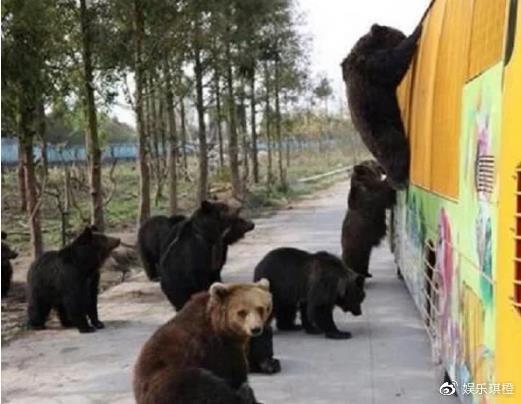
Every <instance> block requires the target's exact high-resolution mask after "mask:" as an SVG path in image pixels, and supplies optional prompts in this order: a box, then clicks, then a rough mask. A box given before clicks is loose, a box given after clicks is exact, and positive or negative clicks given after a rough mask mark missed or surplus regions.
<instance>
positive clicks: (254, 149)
mask: <svg viewBox="0 0 521 404" xmlns="http://www.w3.org/2000/svg"><path fill="white" fill-rule="evenodd" d="M250 80H251V81H250V90H251V94H250V108H251V112H250V119H251V161H252V166H253V167H252V169H253V182H254V183H255V184H257V183H258V182H259V159H258V153H257V123H256V119H255V118H256V117H255V70H252V74H251V78H250Z"/></svg>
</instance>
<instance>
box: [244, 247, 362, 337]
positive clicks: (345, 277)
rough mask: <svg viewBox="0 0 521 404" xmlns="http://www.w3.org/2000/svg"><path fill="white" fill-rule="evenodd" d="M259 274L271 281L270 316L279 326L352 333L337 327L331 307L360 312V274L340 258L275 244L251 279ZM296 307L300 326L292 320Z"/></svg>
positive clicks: (336, 334) (335, 334) (333, 333)
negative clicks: (271, 299)
mask: <svg viewBox="0 0 521 404" xmlns="http://www.w3.org/2000/svg"><path fill="white" fill-rule="evenodd" d="M261 278H266V279H268V281H269V282H270V291H271V293H272V296H273V316H274V317H275V320H276V324H277V328H278V329H279V330H284V331H293V330H299V329H301V328H302V327H303V328H304V330H305V331H306V332H307V333H310V334H318V333H324V334H325V336H326V337H327V338H332V339H346V338H350V337H351V333H349V332H343V331H339V330H338V328H337V327H336V325H335V323H334V321H333V309H334V307H335V306H339V307H340V308H341V309H342V310H343V311H344V312H347V311H349V312H351V313H352V314H353V315H355V316H359V315H360V314H362V309H361V303H362V301H363V300H364V298H365V293H364V291H363V287H362V286H363V278H362V277H360V276H358V275H357V274H356V273H354V272H353V271H351V270H350V269H349V268H347V267H346V266H345V265H344V263H343V262H342V260H341V259H340V258H338V257H336V256H334V255H333V254H330V253H328V252H325V251H319V252H317V253H314V254H312V253H309V252H307V251H303V250H299V249H297V248H278V249H275V250H272V251H271V252H269V253H268V254H267V255H266V256H265V257H264V258H263V259H262V260H261V261H260V262H259V264H258V265H257V266H256V267H255V273H254V279H255V280H258V279H261ZM297 311H300V320H301V323H302V327H300V326H298V325H296V324H295V319H296V316H297Z"/></svg>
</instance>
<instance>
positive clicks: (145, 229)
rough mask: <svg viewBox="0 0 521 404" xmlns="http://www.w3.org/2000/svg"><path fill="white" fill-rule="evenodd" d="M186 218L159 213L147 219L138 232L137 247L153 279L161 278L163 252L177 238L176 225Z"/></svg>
mask: <svg viewBox="0 0 521 404" xmlns="http://www.w3.org/2000/svg"><path fill="white" fill-rule="evenodd" d="M185 219H186V216H184V215H172V216H170V217H168V216H163V215H158V216H152V217H151V218H149V219H148V220H146V221H145V222H144V223H143V224H142V225H141V227H140V228H139V230H138V233H137V247H138V252H139V257H140V258H141V263H142V264H143V268H144V269H145V273H146V275H147V277H148V279H150V280H151V281H158V280H159V273H158V267H159V261H160V259H161V253H162V251H164V250H165V249H166V247H167V246H168V244H170V242H172V241H173V239H175V235H176V232H175V231H172V230H174V228H175V226H176V225H177V224H179V223H181V222H182V221H183V220H185Z"/></svg>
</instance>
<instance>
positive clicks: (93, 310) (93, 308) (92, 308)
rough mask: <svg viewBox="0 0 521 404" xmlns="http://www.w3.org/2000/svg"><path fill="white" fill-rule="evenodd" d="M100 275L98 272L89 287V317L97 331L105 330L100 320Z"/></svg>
mask: <svg viewBox="0 0 521 404" xmlns="http://www.w3.org/2000/svg"><path fill="white" fill-rule="evenodd" d="M99 278H100V274H99V272H97V273H96V274H95V275H94V276H93V277H92V278H91V279H90V285H89V291H88V292H89V295H88V302H87V315H88V316H89V319H90V323H91V324H92V326H93V327H95V328H97V329H101V328H105V324H103V323H102V322H101V321H100V319H99V318H98V287H99Z"/></svg>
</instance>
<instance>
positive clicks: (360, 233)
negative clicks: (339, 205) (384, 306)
mask: <svg viewBox="0 0 521 404" xmlns="http://www.w3.org/2000/svg"><path fill="white" fill-rule="evenodd" d="M395 200H396V191H394V189H393V188H391V186H390V184H389V183H388V181H387V177H386V175H385V174H384V172H383V169H382V168H381V167H380V165H379V164H378V163H377V162H376V161H373V160H368V161H364V162H362V163H360V164H358V165H356V166H355V167H354V169H353V175H352V177H351V189H350V190H349V196H348V201H347V205H348V209H347V213H346V216H345V218H344V222H343V224H342V239H341V244H342V260H343V261H344V263H345V264H346V265H347V266H348V267H349V268H351V269H352V270H353V271H355V272H357V273H358V274H360V275H363V276H364V277H371V274H370V273H369V259H370V257H371V250H372V249H373V247H376V246H377V245H378V244H379V243H380V241H381V240H382V238H383V237H384V236H385V234H386V232H387V225H386V209H389V208H391V207H392V206H393V205H394V203H395Z"/></svg>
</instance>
